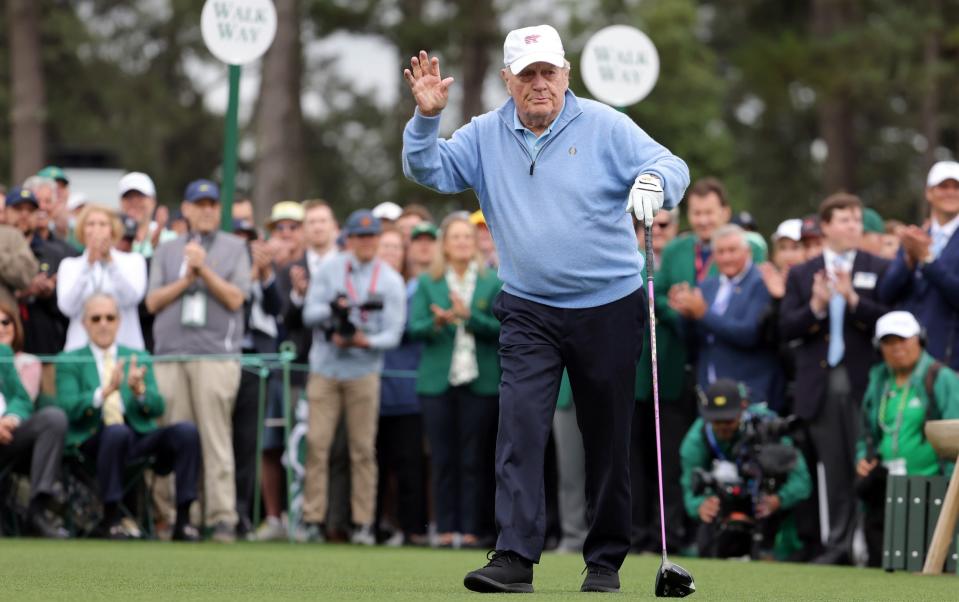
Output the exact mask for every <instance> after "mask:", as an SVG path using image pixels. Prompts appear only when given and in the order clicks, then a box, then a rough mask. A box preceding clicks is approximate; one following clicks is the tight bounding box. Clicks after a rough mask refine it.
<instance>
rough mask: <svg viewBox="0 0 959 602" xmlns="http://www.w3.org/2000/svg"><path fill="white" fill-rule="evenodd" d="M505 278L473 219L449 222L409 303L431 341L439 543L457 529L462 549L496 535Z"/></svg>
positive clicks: (415, 324)
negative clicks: (482, 246) (485, 253)
mask: <svg viewBox="0 0 959 602" xmlns="http://www.w3.org/2000/svg"><path fill="white" fill-rule="evenodd" d="M500 286H501V283H500V281H499V279H498V278H497V277H496V274H495V273H493V272H492V271H490V270H487V269H486V268H484V267H483V263H482V261H481V260H480V259H479V258H478V249H477V242H476V228H475V226H473V225H472V224H471V223H470V222H469V220H467V219H465V218H464V217H460V216H451V217H448V218H447V219H446V220H444V222H443V224H442V233H441V236H440V244H439V245H437V253H436V257H435V258H434V262H433V265H432V266H431V268H430V270H429V271H428V272H427V273H425V274H422V275H421V276H420V279H419V284H418V287H417V290H416V294H415V295H414V296H413V302H412V306H411V307H410V324H409V334H410V336H411V337H412V338H414V339H418V340H421V341H423V342H424V347H423V354H422V356H421V359H420V365H419V369H418V373H417V379H416V392H417V394H418V395H419V396H420V403H421V405H422V407H423V419H424V422H425V425H426V437H427V439H428V440H429V442H430V449H431V451H432V455H431V463H432V479H433V483H432V485H433V506H434V510H435V514H436V523H437V530H438V532H439V544H440V545H441V546H450V545H452V544H453V541H454V537H455V534H456V533H460V534H462V539H461V543H462V545H463V546H467V547H469V546H476V545H478V544H479V537H481V536H483V535H486V534H487V533H488V532H489V534H491V529H490V528H489V527H491V526H492V525H491V524H488V523H490V521H489V517H490V516H492V498H493V455H494V445H495V441H496V422H497V418H498V414H499V412H498V409H499V408H498V404H499V398H498V390H499V379H500V369H499V355H498V341H499V327H500V325H499V321H498V320H497V319H496V318H495V317H494V316H493V313H492V305H493V299H494V298H495V297H496V295H497V294H498V293H499V290H500Z"/></svg>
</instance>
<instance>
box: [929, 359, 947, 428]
mask: <svg viewBox="0 0 959 602" xmlns="http://www.w3.org/2000/svg"><path fill="white" fill-rule="evenodd" d="M942 367H943V364H942V362H940V361H934V362H932V364H931V365H930V366H929V369H928V370H926V378H925V381H924V383H925V386H926V397H927V398H928V399H929V405H927V406H926V420H927V421H929V420H939V419H940V418H942V415H941V414H940V413H939V404H937V403H936V378H938V377H939V371H940V370H942Z"/></svg>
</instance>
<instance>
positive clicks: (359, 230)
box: [343, 209, 383, 236]
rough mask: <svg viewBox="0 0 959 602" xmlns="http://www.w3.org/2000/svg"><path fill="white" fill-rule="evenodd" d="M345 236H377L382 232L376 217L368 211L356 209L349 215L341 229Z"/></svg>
mask: <svg viewBox="0 0 959 602" xmlns="http://www.w3.org/2000/svg"><path fill="white" fill-rule="evenodd" d="M343 230H344V231H345V232H346V235H347V236H363V235H370V234H379V233H381V232H382V231H383V227H382V225H381V224H380V220H379V218H378V217H376V216H375V215H373V212H372V211H370V210H368V209H358V210H356V211H354V212H353V213H351V214H350V217H349V218H347V220H346V226H345V227H344V228H343Z"/></svg>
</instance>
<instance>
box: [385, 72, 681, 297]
mask: <svg viewBox="0 0 959 602" xmlns="http://www.w3.org/2000/svg"><path fill="white" fill-rule="evenodd" d="M515 114H516V107H515V105H514V103H513V100H512V99H510V100H508V101H507V102H506V103H505V104H504V105H503V106H502V107H500V108H499V109H497V110H495V111H491V112H489V113H486V114H484V115H480V116H479V117H474V118H473V120H472V121H470V123H468V124H466V125H464V126H463V127H461V128H460V129H458V130H457V131H456V132H454V133H453V136H452V137H451V138H449V139H448V140H447V139H440V138H439V137H438V134H439V127H440V126H439V117H426V116H423V115H421V114H420V113H419V112H418V111H417V112H416V113H415V114H414V115H413V118H412V119H411V120H410V121H409V122H408V123H407V124H406V130H405V131H404V132H403V173H404V174H406V176H407V177H408V178H410V179H411V180H413V181H415V182H418V183H420V184H422V185H424V186H427V187H429V188H432V189H434V190H436V191H438V192H443V193H454V192H461V191H463V190H466V189H467V188H472V189H473V191H474V192H475V193H476V196H477V197H478V198H479V202H480V208H481V209H482V210H483V215H484V216H485V217H486V223H487V225H488V226H489V229H490V232H491V233H492V235H493V240H494V241H495V242H496V248H497V253H498V255H499V260H500V267H499V277H500V279H501V280H502V281H503V283H504V284H503V290H505V291H506V292H508V293H510V294H512V295H516V296H518V297H522V298H524V299H528V300H530V301H535V302H537V303H542V304H544V305H550V306H553V307H564V308H582V307H596V306H599V305H604V304H606V303H610V302H612V301H615V300H617V299H621V298H623V297H625V296H626V295H628V294H630V293H632V292H633V291H635V290H636V289H638V288H639V287H640V286H642V279H641V276H640V272H641V270H642V267H643V260H642V257H641V255H640V254H639V253H637V251H636V236H635V234H634V233H633V228H632V222H631V218H630V215H629V214H627V213H626V201H627V197H628V194H629V189H630V187H631V186H632V184H633V180H635V179H636V176H638V175H640V174H642V173H652V174H655V175H657V176H659V178H660V179H661V180H662V182H663V189H664V191H665V197H666V207H674V206H675V205H676V204H677V203H678V202H679V201H680V199H682V197H683V193H684V192H685V190H686V186H687V185H688V184H689V170H688V168H687V167H686V164H685V163H684V162H683V161H682V159H679V158H678V157H676V156H675V155H673V154H672V153H670V152H669V150H667V149H666V148H665V147H663V146H662V145H660V144H659V143H657V142H656V141H654V140H653V139H652V138H650V137H649V136H648V135H647V134H646V133H645V132H644V131H643V130H641V129H640V128H639V127H638V126H637V125H636V124H635V123H633V121H632V120H631V119H630V118H629V117H627V116H626V115H625V114H623V113H620V112H618V111H616V110H614V109H612V108H610V107H608V106H606V105H604V104H601V103H598V102H595V101H591V100H586V99H577V98H576V96H575V95H573V93H572V92H568V91H567V92H566V99H565V105H564V107H563V111H562V113H561V114H560V115H559V117H557V118H556V121H554V123H553V124H552V135H551V136H550V138H549V140H548V141H547V142H545V143H544V144H543V146H542V148H541V150H540V152H539V154H538V155H537V157H536V160H535V161H533V159H532V157H531V155H530V152H529V149H528V147H527V145H526V143H525V142H524V140H523V136H522V134H521V133H520V132H519V131H517V130H516V129H514V127H513V124H514V121H513V118H514V116H515Z"/></svg>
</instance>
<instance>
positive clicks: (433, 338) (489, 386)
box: [407, 270, 503, 395]
mask: <svg viewBox="0 0 959 602" xmlns="http://www.w3.org/2000/svg"><path fill="white" fill-rule="evenodd" d="M502 285H503V283H502V282H500V280H499V278H497V277H496V273H495V272H493V271H492V270H481V271H480V273H479V274H478V275H477V277H476V289H475V290H474V291H473V299H472V300H471V301H470V318H469V320H468V321H467V322H466V330H468V331H469V332H471V333H472V334H473V336H474V337H475V339H476V363H477V364H478V367H479V376H478V377H477V378H476V380H474V381H473V382H472V383H470V385H469V387H470V391H472V392H473V393H475V394H476V395H496V394H497V393H498V392H499V379H500V369H499V320H497V319H496V317H495V316H493V312H492V307H493V300H494V299H495V298H496V295H497V294H499V290H500V287H501V286H502ZM434 304H435V305H438V306H439V307H442V308H443V309H450V308H451V307H452V305H453V304H452V302H451V301H450V289H449V287H448V286H447V285H446V278H440V279H439V280H434V279H433V278H432V277H431V276H430V275H429V273H426V274H421V275H420V277H419V282H418V284H417V287H416V293H415V294H414V295H413V301H412V302H411V306H410V321H409V326H408V327H407V329H408V330H407V331H408V332H409V335H410V338H412V339H415V340H420V341H423V342H424V343H425V345H424V346H423V354H422V355H421V356H420V366H419V369H418V370H417V374H416V392H417V393H420V394H422V395H441V394H443V393H444V392H445V391H446V390H447V389H448V388H449V377H450V362H451V361H452V357H453V340H454V339H455V337H456V327H455V326H454V325H452V324H449V325H447V326H445V327H443V328H438V327H437V326H436V325H435V324H434V323H433V312H432V311H430V306H431V305H434Z"/></svg>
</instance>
